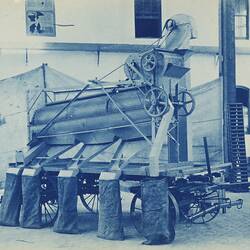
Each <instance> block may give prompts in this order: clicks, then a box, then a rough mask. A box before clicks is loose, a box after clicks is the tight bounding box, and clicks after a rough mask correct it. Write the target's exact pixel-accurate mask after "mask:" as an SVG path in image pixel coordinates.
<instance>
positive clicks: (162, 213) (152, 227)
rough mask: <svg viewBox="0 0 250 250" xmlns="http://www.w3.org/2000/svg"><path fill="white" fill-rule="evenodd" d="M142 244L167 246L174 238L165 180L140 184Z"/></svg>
mask: <svg viewBox="0 0 250 250" xmlns="http://www.w3.org/2000/svg"><path fill="white" fill-rule="evenodd" d="M141 200H142V227H143V236H144V237H145V238H146V241H145V242H143V244H147V245H158V244H169V243H171V242H172V241H173V240H174V238H175V230H174V225H173V223H172V222H171V221H170V216H169V199H168V185H167V180H166V179H165V178H163V179H160V178H149V179H145V180H144V181H143V182H142V186H141Z"/></svg>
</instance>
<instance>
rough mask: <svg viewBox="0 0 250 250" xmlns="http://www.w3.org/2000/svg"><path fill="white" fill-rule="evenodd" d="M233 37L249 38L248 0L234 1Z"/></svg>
mask: <svg viewBox="0 0 250 250" xmlns="http://www.w3.org/2000/svg"><path fill="white" fill-rule="evenodd" d="M235 37H236V38H237V39H248V38H249V9H248V0H237V1H235Z"/></svg>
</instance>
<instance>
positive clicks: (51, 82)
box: [0, 65, 82, 180]
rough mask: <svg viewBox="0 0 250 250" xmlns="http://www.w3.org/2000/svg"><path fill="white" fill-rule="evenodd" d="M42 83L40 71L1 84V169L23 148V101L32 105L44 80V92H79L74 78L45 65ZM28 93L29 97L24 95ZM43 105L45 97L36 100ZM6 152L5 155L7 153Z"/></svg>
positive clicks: (0, 176)
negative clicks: (27, 100)
mask: <svg viewBox="0 0 250 250" xmlns="http://www.w3.org/2000/svg"><path fill="white" fill-rule="evenodd" d="M44 69H45V79H44V74H43V67H42V66H40V67H38V68H35V69H33V70H31V71H28V72H25V73H23V74H20V75H16V76H13V77H10V78H7V79H3V80H0V89H1V91H0V97H1V98H0V107H1V109H0V114H1V117H3V118H4V119H5V123H4V124H2V125H0V144H1V145H3V146H2V147H1V150H0V160H1V163H2V166H7V164H8V162H10V161H13V159H12V158H13V156H14V151H15V150H19V149H23V148H25V146H26V144H27V141H28V130H27V121H28V117H27V107H26V99H27V95H28V96H29V101H32V100H33V101H34V100H35V98H36V97H37V95H38V93H39V92H40V91H41V89H43V88H44V80H45V82H46V87H47V88H76V87H77V88H79V87H81V86H82V85H81V84H82V83H81V81H79V80H76V79H74V78H73V77H70V76H67V75H65V74H63V73H61V72H59V71H57V70H55V69H52V68H50V67H49V66H47V65H45V66H44ZM27 92H28V94H27ZM39 101H40V102H44V96H41V97H40V99H39ZM6 152H7V153H6ZM1 170H2V171H0V180H1V179H3V177H4V173H5V169H1Z"/></svg>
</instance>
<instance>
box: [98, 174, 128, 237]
mask: <svg viewBox="0 0 250 250" xmlns="http://www.w3.org/2000/svg"><path fill="white" fill-rule="evenodd" d="M119 177H120V173H119V172H103V173H101V176H100V178H99V221H98V234H97V236H98V237H100V238H103V239H106V240H123V239H124V232H123V225H122V207H121V194H120V184H119Z"/></svg>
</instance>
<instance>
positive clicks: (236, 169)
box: [228, 103, 248, 183]
mask: <svg viewBox="0 0 250 250" xmlns="http://www.w3.org/2000/svg"><path fill="white" fill-rule="evenodd" d="M228 129H229V133H228V143H229V160H230V161H231V162H232V165H233V171H232V176H231V177H232V178H230V179H231V180H230V181H231V182H237V183H241V182H247V181H248V172H247V157H246V146H245V133H244V119H243V105H242V104H241V103H233V104H229V105H228Z"/></svg>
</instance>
